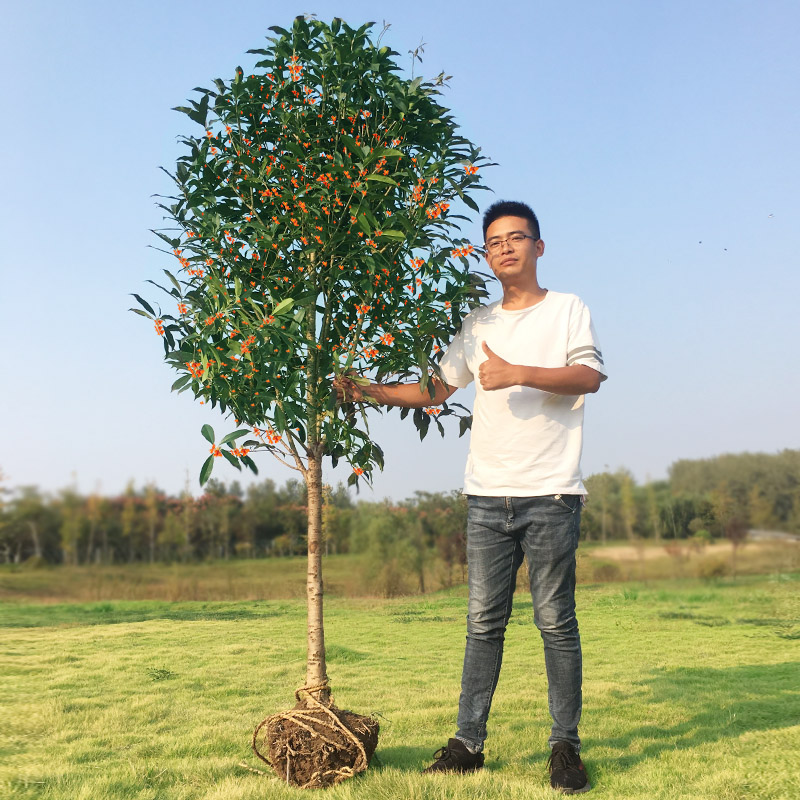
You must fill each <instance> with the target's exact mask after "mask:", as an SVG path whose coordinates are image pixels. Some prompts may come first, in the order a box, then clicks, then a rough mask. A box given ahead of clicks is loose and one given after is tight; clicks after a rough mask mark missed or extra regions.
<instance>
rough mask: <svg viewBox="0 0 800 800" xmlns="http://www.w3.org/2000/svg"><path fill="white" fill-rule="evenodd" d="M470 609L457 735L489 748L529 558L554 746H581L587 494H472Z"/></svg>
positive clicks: (475, 746) (474, 747)
mask: <svg viewBox="0 0 800 800" xmlns="http://www.w3.org/2000/svg"><path fill="white" fill-rule="evenodd" d="M467 500H468V503H469V514H468V517H467V562H468V565H469V611H468V614H467V646H466V651H465V653H464V671H463V673H462V677H461V698H460V700H459V704H458V731H457V733H456V737H457V738H458V739H460V740H461V741H463V742H465V743H466V745H467V746H468V747H469V748H470V749H471V750H473V751H476V750H480V749H482V748H483V742H484V740H485V739H486V721H487V720H488V718H489V708H490V706H491V703H492V695H493V694H494V690H495V687H496V686H497V679H498V677H499V675H500V665H501V663H502V660H503V641H504V639H505V631H506V625H507V624H508V620H509V617H510V616H511V604H512V601H513V597H514V589H515V586H516V576H517V570H518V569H519V567H520V565H521V564H522V559H523V557H524V556H527V558H528V578H529V581H530V589H531V598H532V599H533V621H534V623H535V624H536V627H537V628H538V629H539V631H540V632H541V635H542V640H543V642H544V659H545V667H546V669H547V683H548V701H549V708H550V716H551V717H552V718H553V727H552V730H551V734H550V746H551V747H552V746H553V744H554V743H555V742H558V741H564V742H569V743H570V744H571V745H573V747H575V748H576V749H578V750H579V749H580V739H579V738H578V721H579V720H580V716H581V677H582V676H581V670H582V665H581V640H580V635H579V633H578V620H577V619H576V618H575V550H576V548H577V546H578V534H579V528H580V514H581V498H580V495H548V496H544V497H476V496H474V495H472V496H469V497H468V498H467Z"/></svg>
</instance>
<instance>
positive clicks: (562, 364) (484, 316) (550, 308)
mask: <svg viewBox="0 0 800 800" xmlns="http://www.w3.org/2000/svg"><path fill="white" fill-rule="evenodd" d="M483 234H484V240H485V243H486V260H487V262H488V264H489V266H490V268H491V269H492V272H494V274H495V275H496V276H497V278H498V280H499V281H500V283H501V285H502V287H503V299H502V300H500V301H497V302H495V303H491V304H490V305H488V306H482V307H480V308H478V309H475V310H474V311H472V312H471V313H470V314H469V315H468V316H467V317H466V318H465V319H464V322H463V325H462V327H461V330H460V332H459V333H458V335H457V336H456V337H455V339H454V340H453V342H452V343H451V345H450V347H449V348H448V349H447V352H446V353H445V354H444V356H443V357H442V360H441V362H440V368H441V374H442V377H443V378H444V380H445V383H441V382H439V381H437V382H436V383H435V389H436V392H435V396H434V397H433V398H431V397H430V395H429V394H428V392H427V391H425V392H424V393H423V392H421V391H420V387H419V384H397V385H380V384H371V385H370V386H368V387H364V388H363V390H362V389H361V388H359V387H358V386H357V385H356V384H355V383H353V382H350V381H347V380H345V381H344V382H343V384H342V385H341V386H340V394H341V395H342V396H344V397H346V398H347V399H352V400H358V399H360V398H361V396H362V392H363V393H366V394H369V395H370V396H372V397H373V398H375V400H377V401H378V402H379V403H382V404H386V405H395V406H404V407H409V408H417V407H423V406H429V405H440V404H441V403H443V402H445V401H446V400H447V399H448V398H449V397H450V396H451V395H452V394H453V392H455V390H456V389H457V388H459V387H464V386H467V385H468V384H469V383H470V382H472V381H473V380H475V379H477V386H476V396H475V408H474V419H473V424H472V434H471V442H470V453H469V458H468V460H467V468H466V476H465V481H464V494H465V495H466V496H467V501H468V506H469V512H468V518H467V558H468V565H469V612H468V616H467V644H466V652H465V655H464V668H463V673H462V680H461V698H460V701H459V708H458V729H457V731H456V735H455V737H453V738H451V739H450V740H449V741H448V743H447V745H446V746H445V747H443V748H441V749H440V750H439V751H437V752H436V754H435V755H434V758H435V759H436V760H435V762H434V763H433V764H432V765H431V766H429V767H428V768H427V769H426V770H425V772H428V773H433V772H472V771H474V770H477V769H480V768H481V767H482V766H483V761H484V756H483V753H482V750H483V744H484V740H485V739H486V722H487V719H488V717H489V708H490V705H491V700H492V695H493V693H494V690H495V687H496V685H497V679H498V677H499V674H500V665H501V661H502V655H503V641H504V635H505V629H506V625H507V623H508V620H509V617H510V615H511V603H512V599H513V594H514V588H515V580H516V574H517V570H518V569H519V567H520V565H521V564H522V560H523V557H524V556H527V557H528V575H529V580H530V589H531V597H532V599H533V608H534V621H535V624H536V626H537V627H538V628H539V630H540V632H541V636H542V639H543V641H544V653H545V665H546V669H547V680H548V696H549V708H550V714H551V716H552V718H553V726H552V730H551V735H550V741H549V744H550V747H551V754H550V759H549V762H548V763H549V769H550V783H551V786H553V788H555V789H558V790H561V791H563V792H565V793H567V794H572V793H575V792H585V791H588V790H589V788H590V786H589V783H588V780H587V778H586V771H585V769H584V766H583V763H582V762H581V759H580V756H579V752H580V739H579V737H578V721H579V719H580V714H581V647H580V637H579V634H578V623H577V620H576V618H575V550H576V548H577V545H578V532H579V521H580V513H581V505H582V500H583V495H584V493H585V489H584V486H583V483H582V481H581V473H580V455H581V447H582V424H583V401H584V397H583V396H584V395H585V394H586V393H588V392H596V391H597V390H598V388H599V386H600V382H601V381H602V380H604V379H605V377H606V372H605V367H604V365H603V358H602V355H601V353H600V349H599V345H598V341H597V336H596V334H595V331H594V327H593V325H592V322H591V317H590V315H589V310H588V309H587V308H586V306H585V305H584V304H583V303H582V302H581V300H579V299H578V298H577V297H576V296H575V295H572V294H562V293H558V292H552V291H548V290H547V289H544V288H542V287H541V286H540V285H539V281H538V277H537V262H538V259H539V258H540V257H541V256H542V255H543V253H544V242H543V241H542V239H541V238H540V233H539V222H538V220H537V218H536V215H535V214H534V213H533V211H532V210H531V209H530V208H529V207H528V206H527V205H525V204H523V203H516V202H499V203H495V204H494V205H492V206H491V207H490V208H489V209H488V210H487V211H486V214H485V215H484V219H483Z"/></svg>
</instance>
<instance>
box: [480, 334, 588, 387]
mask: <svg viewBox="0 0 800 800" xmlns="http://www.w3.org/2000/svg"><path fill="white" fill-rule="evenodd" d="M483 351H484V352H485V353H486V355H487V356H489V358H488V359H487V360H486V361H484V362H483V363H482V364H481V365H480V367H479V369H478V379H479V380H480V382H481V386H482V387H483V389H485V390H486V391H490V392H491V391H495V390H497V389H507V388H508V387H509V386H529V387H530V388H531V389H541V390H542V391H544V392H552V393H553V394H588V393H590V392H596V391H597V390H598V389H599V388H600V381H601V380H602V376H601V375H600V373H599V372H598V371H597V370H595V369H592V368H591V367H587V366H586V365H585V364H573V365H572V366H571V367H525V366H522V365H520V364H510V363H509V362H508V361H506V360H505V359H504V358H500V356H498V355H497V353H494V352H492V350H491V349H490V347H489V345H488V344H486V342H484V343H483Z"/></svg>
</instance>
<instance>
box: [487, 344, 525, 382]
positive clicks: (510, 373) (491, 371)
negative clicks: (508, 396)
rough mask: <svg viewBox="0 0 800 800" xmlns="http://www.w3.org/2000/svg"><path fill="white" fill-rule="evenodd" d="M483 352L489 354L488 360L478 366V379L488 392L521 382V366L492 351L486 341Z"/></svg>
mask: <svg viewBox="0 0 800 800" xmlns="http://www.w3.org/2000/svg"><path fill="white" fill-rule="evenodd" d="M483 352H484V353H486V355H487V356H489V360H488V361H484V362H483V363H482V364H481V365H480V367H479V368H478V379H479V380H480V382H481V387H482V388H483V389H485V390H486V391H487V392H493V391H495V390H497V389H508V387H509V386H517V384H519V367H517V366H515V365H514V364H509V363H508V361H506V360H505V359H504V358H500V356H499V355H497V353H494V352H492V349H491V348H490V347H489V345H488V344H486V342H484V343H483Z"/></svg>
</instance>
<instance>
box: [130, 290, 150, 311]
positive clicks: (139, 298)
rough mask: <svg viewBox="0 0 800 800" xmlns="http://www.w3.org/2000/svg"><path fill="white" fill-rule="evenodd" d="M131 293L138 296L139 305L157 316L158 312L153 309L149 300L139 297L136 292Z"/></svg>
mask: <svg viewBox="0 0 800 800" xmlns="http://www.w3.org/2000/svg"><path fill="white" fill-rule="evenodd" d="M131 294H132V295H133V296H134V297H135V298H136V300H137V301H138V302H139V305H140V306H141V307H142V308H144V309H145V310H147V311H149V312H150V313H151V314H152V315H153V316H155V313H156V312H155V311H153V307H152V306H151V305H150V303H148V302H147V300H142V298H141V297H139V295H138V294H136V293H135V292H132V293H131Z"/></svg>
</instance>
